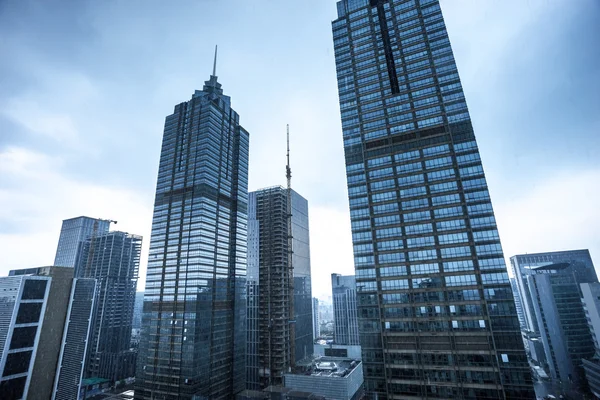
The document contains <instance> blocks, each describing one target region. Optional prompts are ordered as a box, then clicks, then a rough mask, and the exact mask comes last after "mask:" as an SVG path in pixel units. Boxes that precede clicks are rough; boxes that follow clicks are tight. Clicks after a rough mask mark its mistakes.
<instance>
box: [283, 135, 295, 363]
mask: <svg viewBox="0 0 600 400" xmlns="http://www.w3.org/2000/svg"><path fill="white" fill-rule="evenodd" d="M285 177H286V178H287V228H288V237H287V239H288V254H287V256H288V271H289V277H288V278H289V283H288V293H287V295H288V305H289V312H288V314H289V315H288V322H289V332H290V342H289V346H290V365H289V372H292V369H293V368H294V367H295V365H296V319H295V313H294V264H293V262H292V261H293V260H292V258H293V257H292V256H293V253H294V249H293V236H292V168H291V167H290V125H289V124H288V125H287V165H286V167H285Z"/></svg>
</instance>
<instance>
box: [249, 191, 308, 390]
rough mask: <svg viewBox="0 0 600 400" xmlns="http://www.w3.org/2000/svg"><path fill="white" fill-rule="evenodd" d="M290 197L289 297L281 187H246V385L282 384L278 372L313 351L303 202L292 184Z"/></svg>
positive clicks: (285, 212) (285, 218)
mask: <svg viewBox="0 0 600 400" xmlns="http://www.w3.org/2000/svg"><path fill="white" fill-rule="evenodd" d="M290 198H291V202H292V204H291V214H292V215H291V222H292V229H291V231H292V265H293V293H294V294H293V299H292V298H291V297H290V288H289V283H290V279H289V276H290V275H289V271H290V268H289V262H288V251H289V247H288V212H289V211H288V196H287V189H284V188H282V187H280V186H276V187H272V188H267V189H261V190H258V191H256V192H252V193H250V206H249V210H250V214H249V224H248V226H249V227H250V231H249V234H248V239H249V240H248V272H249V282H250V277H252V282H254V283H253V284H252V285H249V286H248V290H249V295H248V316H249V318H248V324H249V325H248V330H249V333H248V340H249V345H251V346H250V347H249V353H248V354H249V358H248V361H249V364H248V377H249V381H248V388H249V389H255V388H261V389H262V388H266V387H267V386H270V385H282V384H283V374H284V373H287V372H288V371H289V370H290V368H293V367H294V364H295V363H296V362H298V361H300V360H305V359H306V358H308V357H310V356H311V355H312V353H313V331H312V323H313V321H312V296H311V279H310V246H309V231H308V202H307V201H306V199H304V198H303V197H302V196H300V195H299V194H298V193H296V192H295V191H293V190H292V191H291V193H290ZM250 291H252V294H250ZM290 307H292V308H293V310H294V313H293V315H290ZM292 330H293V332H292ZM292 342H293V343H292Z"/></svg>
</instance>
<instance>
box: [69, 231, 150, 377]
mask: <svg viewBox="0 0 600 400" xmlns="http://www.w3.org/2000/svg"><path fill="white" fill-rule="evenodd" d="M141 247H142V237H141V236H137V235H132V234H128V233H125V232H119V231H113V232H109V233H105V234H103V235H94V236H92V237H89V238H88V239H87V240H86V241H85V242H84V243H83V245H82V246H81V256H80V257H79V263H78V264H77V265H76V266H75V274H76V276H77V277H84V278H93V279H96V281H97V282H98V300H97V302H96V307H95V313H94V320H93V324H92V326H93V330H92V336H91V338H90V347H89V357H88V364H87V367H86V377H87V378H104V379H109V380H110V381H112V382H117V381H120V380H123V379H125V378H129V377H132V376H135V362H136V353H135V352H134V351H132V350H131V332H132V324H133V311H134V304H135V295H136V286H137V279H138V270H139V265H140V253H141Z"/></svg>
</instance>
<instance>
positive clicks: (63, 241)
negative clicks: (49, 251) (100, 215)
mask: <svg viewBox="0 0 600 400" xmlns="http://www.w3.org/2000/svg"><path fill="white" fill-rule="evenodd" d="M109 225H110V221H109V220H105V219H96V218H90V217H76V218H70V219H65V220H63V223H62V227H61V230H60V237H59V239H58V246H57V248H56V257H55V258H54V265H56V266H60V267H75V266H76V265H77V264H78V263H79V257H80V253H81V248H80V247H81V245H82V244H83V243H84V242H85V240H86V239H88V238H89V237H90V236H93V235H103V234H105V233H108V229H109Z"/></svg>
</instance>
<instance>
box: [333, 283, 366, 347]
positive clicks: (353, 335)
mask: <svg viewBox="0 0 600 400" xmlns="http://www.w3.org/2000/svg"><path fill="white" fill-rule="evenodd" d="M331 291H332V298H333V320H334V327H335V328H334V329H335V332H334V341H335V343H338V344H351V345H358V344H360V340H359V338H358V315H357V311H356V279H355V278H354V275H348V276H342V275H340V274H331Z"/></svg>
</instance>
